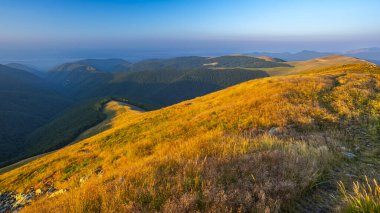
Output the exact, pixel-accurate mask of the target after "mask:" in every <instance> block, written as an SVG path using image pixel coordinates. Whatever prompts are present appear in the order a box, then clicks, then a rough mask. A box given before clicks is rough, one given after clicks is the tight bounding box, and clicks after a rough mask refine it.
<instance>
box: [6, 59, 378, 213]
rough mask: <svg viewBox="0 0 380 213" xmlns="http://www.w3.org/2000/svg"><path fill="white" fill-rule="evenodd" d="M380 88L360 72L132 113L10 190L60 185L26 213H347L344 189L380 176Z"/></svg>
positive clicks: (254, 86) (277, 80) (317, 74)
mask: <svg viewBox="0 0 380 213" xmlns="http://www.w3.org/2000/svg"><path fill="white" fill-rule="evenodd" d="M363 70H364V71H363ZM379 91H380V69H379V67H376V66H373V65H370V64H356V65H352V66H350V67H349V68H347V67H346V68H344V69H341V68H338V67H334V68H331V69H327V71H326V69H323V70H314V71H313V72H312V73H307V74H302V75H293V76H286V77H271V78H265V79H258V80H253V81H249V82H246V83H241V84H239V85H236V86H233V87H230V88H227V89H225V90H222V91H219V92H215V93H212V94H209V95H206V96H203V97H199V98H196V99H193V100H189V101H185V102H182V103H179V104H176V105H173V106H170V107H167V108H164V109H161V110H156V111H151V112H146V113H142V114H141V113H140V114H136V113H132V114H131V113H130V111H126V112H124V113H122V116H118V117H117V118H115V120H114V121H112V123H113V124H114V125H113V126H112V128H111V129H108V130H106V131H104V132H101V133H99V134H97V135H95V136H93V137H90V138H88V139H85V140H83V141H81V142H79V143H77V144H74V145H71V146H69V147H66V148H64V149H61V150H59V151H57V152H55V153H53V154H50V155H47V156H44V157H42V158H40V159H38V160H35V161H33V162H31V163H29V164H27V165H25V166H23V167H21V168H19V169H16V170H13V171H11V172H8V173H6V174H3V175H0V189H1V190H2V191H8V190H11V191H13V190H18V191H19V192H21V191H24V192H28V190H29V189H30V187H34V189H42V190H43V191H45V190H48V189H49V188H52V187H55V188H57V189H62V190H60V191H59V192H60V193H61V194H55V195H54V197H53V196H49V193H47V195H42V196H40V197H38V196H37V201H34V202H33V203H32V204H31V205H30V206H28V207H27V208H25V209H24V210H25V212H36V211H38V212H48V211H49V212H51V211H53V212H88V211H90V212H99V211H103V212H114V211H117V212H131V211H145V212H148V211H169V210H175V211H178V212H186V211H209V212H215V211H216V212H225V211H243V212H247V211H252V210H255V211H258V212H264V211H278V210H285V211H308V210H315V211H333V210H338V211H339V209H340V210H342V207H343V204H345V202H346V201H345V200H344V197H343V196H339V192H338V187H337V181H339V180H342V181H343V183H344V184H349V183H350V182H351V181H352V180H360V177H362V175H364V174H366V175H368V176H369V178H373V177H378V176H379V171H380V160H379V158H378V154H377V153H379V150H380V147H379V144H378V139H379V138H378V137H379V131H380V125H379V124H380V108H379V106H380V94H379ZM369 147H370V148H369ZM368 162H370V165H369V164H368ZM347 174H349V175H347ZM63 189H66V190H63ZM348 193H350V192H348ZM347 203H348V204H349V201H347Z"/></svg>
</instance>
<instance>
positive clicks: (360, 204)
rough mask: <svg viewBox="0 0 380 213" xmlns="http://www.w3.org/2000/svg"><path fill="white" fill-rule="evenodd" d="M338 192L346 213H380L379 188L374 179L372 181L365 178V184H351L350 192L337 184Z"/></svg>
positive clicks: (341, 184) (340, 183)
mask: <svg viewBox="0 0 380 213" xmlns="http://www.w3.org/2000/svg"><path fill="white" fill-rule="evenodd" d="M339 190H340V192H341V193H342V194H343V196H344V199H345V202H346V205H347V206H346V207H345V209H344V211H346V212H380V186H379V185H378V183H377V181H376V179H373V180H372V181H370V180H368V178H367V176H366V177H365V182H364V183H360V182H358V181H356V182H354V183H353V186H352V191H353V192H350V191H348V190H347V189H346V187H345V185H344V184H343V182H339Z"/></svg>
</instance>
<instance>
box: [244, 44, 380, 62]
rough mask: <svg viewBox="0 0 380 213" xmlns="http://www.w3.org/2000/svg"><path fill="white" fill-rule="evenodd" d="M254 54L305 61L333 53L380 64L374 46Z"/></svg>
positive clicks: (379, 56)
mask: <svg viewBox="0 0 380 213" xmlns="http://www.w3.org/2000/svg"><path fill="white" fill-rule="evenodd" d="M249 54H251V55H254V56H269V57H273V58H280V59H283V60H286V61H303V60H310V59H313V58H320V57H325V56H328V55H332V54H341V55H345V56H349V57H355V58H360V59H364V60H368V61H371V62H373V63H377V64H380V48H377V47H372V48H362V49H356V50H350V51H347V52H343V53H340V52H317V51H309V50H304V51H301V52H296V53H290V52H283V53H271V52H252V53H249Z"/></svg>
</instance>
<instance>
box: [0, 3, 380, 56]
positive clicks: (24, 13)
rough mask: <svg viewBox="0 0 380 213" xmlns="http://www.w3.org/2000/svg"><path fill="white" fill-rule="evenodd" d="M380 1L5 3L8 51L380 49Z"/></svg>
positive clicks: (3, 45)
mask: <svg viewBox="0 0 380 213" xmlns="http://www.w3.org/2000/svg"><path fill="white" fill-rule="evenodd" d="M379 11H380V1H378V0H360V1H359V0H318V1H311V0H277V1H274V0H265V1H264V0H107V1H106V0H103V1H102V0H1V1H0V30H1V33H0V56H1V54H3V55H4V52H9V53H14V54H15V53H19V52H22V53H25V54H27V53H28V52H33V51H39V52H44V51H45V52H49V51H50V52H52V51H53V52H60V51H61V52H64V51H66V52H70V51H75V49H76V50H78V51H79V50H80V49H82V50H92V49H93V50H96V51H101V50H107V51H109V52H111V51H112V50H113V49H114V50H118V51H122V50H123V49H130V50H132V49H134V50H149V49H151V50H158V49H165V48H166V49H174V50H175V49H177V50H178V49H181V50H183V51H186V50H189V51H190V50H195V49H199V50H200V49H205V50H206V49H209V50H211V49H215V50H219V51H222V50H226V51H228V50H231V51H239V50H241V51H246V50H248V49H251V50H261V51H262V50H267V51H285V50H289V51H296V50H302V49H317V50H322V49H325V50H344V49H351V48H357V47H367V46H380V12H379Z"/></svg>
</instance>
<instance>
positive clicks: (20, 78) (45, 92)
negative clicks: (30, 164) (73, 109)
mask: <svg viewBox="0 0 380 213" xmlns="http://www.w3.org/2000/svg"><path fill="white" fill-rule="evenodd" d="M0 99H1V102H0V165H2V163H3V162H4V161H6V160H9V159H12V158H13V157H15V156H16V155H18V154H19V153H20V152H22V150H23V149H24V139H25V137H26V136H27V135H28V134H30V133H31V132H32V131H34V130H35V129H37V128H38V127H40V126H42V125H44V124H46V123H47V122H49V121H50V120H51V119H53V117H54V116H56V115H57V114H58V113H59V112H60V111H61V110H63V109H65V108H66V107H68V106H69V105H70V104H71V101H70V100H68V99H67V98H64V97H62V96H61V95H59V94H58V93H56V92H54V91H52V90H51V88H49V87H48V86H47V83H46V82H45V81H44V80H43V79H41V78H39V77H37V76H35V75H33V74H32V73H29V72H27V71H23V70H18V69H14V68H10V67H7V66H3V65H0Z"/></svg>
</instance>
